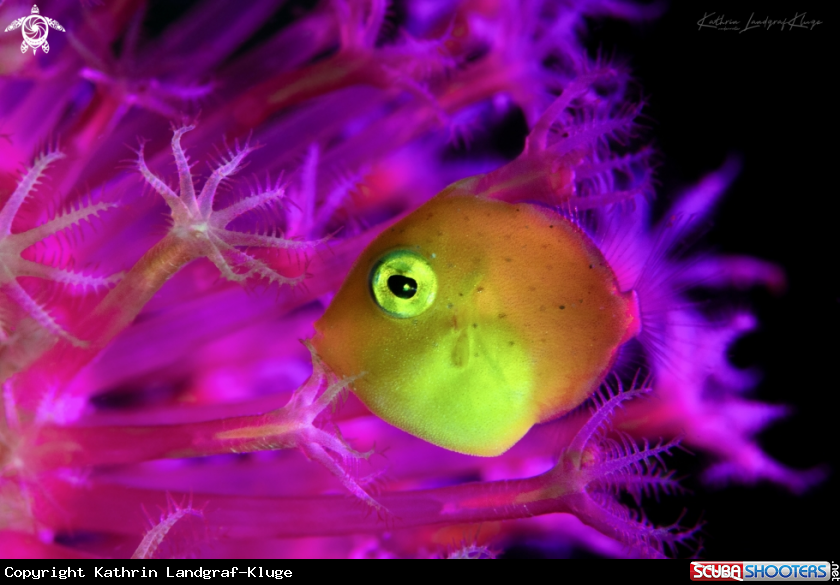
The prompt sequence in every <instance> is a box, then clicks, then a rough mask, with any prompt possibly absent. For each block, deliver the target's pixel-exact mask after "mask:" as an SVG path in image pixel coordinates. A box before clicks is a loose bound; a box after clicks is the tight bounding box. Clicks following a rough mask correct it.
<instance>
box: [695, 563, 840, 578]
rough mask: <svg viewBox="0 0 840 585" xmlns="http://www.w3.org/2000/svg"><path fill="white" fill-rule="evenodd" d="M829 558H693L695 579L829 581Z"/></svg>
mask: <svg viewBox="0 0 840 585" xmlns="http://www.w3.org/2000/svg"><path fill="white" fill-rule="evenodd" d="M830 575H831V566H830V564H829V563H827V562H822V561H817V562H803V561H798V562H756V561H734V562H719V561H693V562H692V563H691V580H692V581H828V580H829V579H830Z"/></svg>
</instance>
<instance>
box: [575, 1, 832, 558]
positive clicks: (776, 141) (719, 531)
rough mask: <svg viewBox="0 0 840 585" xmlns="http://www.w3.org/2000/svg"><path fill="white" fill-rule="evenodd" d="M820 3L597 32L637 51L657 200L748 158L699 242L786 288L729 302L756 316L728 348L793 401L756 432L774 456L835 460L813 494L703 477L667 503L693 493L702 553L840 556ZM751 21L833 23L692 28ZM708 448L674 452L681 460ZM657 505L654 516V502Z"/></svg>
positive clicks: (598, 40)
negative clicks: (754, 260)
mask: <svg viewBox="0 0 840 585" xmlns="http://www.w3.org/2000/svg"><path fill="white" fill-rule="evenodd" d="M823 6H825V5H819V4H814V5H813V6H811V5H809V4H803V3H798V2H797V3H794V2H788V3H774V4H769V5H768V3H764V2H754V3H747V2H736V3H732V2H728V3H713V2H708V3H706V2H679V3H678V2H674V3H673V5H672V6H671V7H670V8H669V9H668V10H667V12H666V13H665V14H664V15H663V16H662V17H660V18H659V19H657V20H656V21H653V22H650V23H647V24H641V25H639V24H625V23H615V22H600V23H598V22H594V23H593V25H592V28H591V30H592V35H593V36H592V39H591V43H590V44H591V45H592V46H593V47H594V48H601V50H602V51H605V52H606V53H607V54H608V55H610V54H613V55H615V56H616V57H618V58H619V59H621V60H626V61H628V62H629V65H630V68H631V70H632V71H633V72H634V74H635V75H636V77H637V78H638V80H639V82H640V84H641V86H642V87H643V91H644V95H645V96H646V97H647V103H648V105H647V107H646V108H645V110H644V113H645V114H646V115H647V117H648V122H647V123H648V125H649V126H650V135H651V136H652V137H653V139H654V143H655V144H656V146H657V147H658V151H659V153H660V160H661V163H662V164H661V166H660V167H659V169H658V171H659V172H658V175H657V176H658V179H659V182H660V188H659V189H658V190H657V191H658V193H659V197H660V198H663V199H665V200H667V195H668V194H673V193H674V192H675V191H677V190H678V189H679V188H681V187H685V186H686V185H688V184H690V183H691V182H693V181H696V180H697V179H699V178H700V177H701V176H702V175H703V174H704V173H705V172H708V171H709V170H712V169H715V168H716V167H717V166H718V165H720V164H721V163H722V162H723V160H724V159H725V158H726V156H727V155H728V154H730V153H737V154H740V155H741V157H742V160H743V171H742V173H741V175H740V178H739V179H738V180H737V182H736V183H735V184H734V187H733V188H732V189H731V190H730V192H729V193H728V196H727V197H726V199H725V200H724V202H723V204H722V205H721V206H720V208H719V210H718V213H717V214H716V218H715V221H714V225H712V226H710V231H709V232H708V233H707V234H706V237H705V239H704V242H705V243H708V244H709V245H710V246H711V248H712V249H714V250H719V251H723V252H729V253H743V254H749V255H753V256H756V257H759V258H763V259H766V260H770V261H773V262H776V263H778V264H779V265H781V266H782V267H783V268H784V269H785V271H786V273H787V277H788V289H787V292H786V293H784V294H783V295H779V296H774V295H772V294H770V293H768V292H766V291H763V290H754V291H751V292H750V293H749V294H748V295H746V296H741V297H738V298H736V299H735V302H737V303H739V304H740V306H748V304H749V305H752V306H753V307H754V308H755V310H756V312H757V315H758V317H759V320H760V327H759V329H758V330H757V331H756V332H754V333H752V334H750V335H748V336H746V337H745V338H744V339H742V340H741V341H740V342H739V343H737V344H735V346H733V348H732V355H731V358H732V359H733V361H734V362H735V363H737V364H739V365H741V366H758V367H760V368H761V369H762V370H763V372H764V379H763V381H762V383H761V385H760V386H759V387H758V389H757V392H756V396H757V397H758V398H760V399H761V400H763V401H765V402H770V403H774V404H787V405H791V406H793V407H794V409H795V410H794V412H793V414H792V415H791V416H790V417H789V418H787V419H786V420H782V421H779V422H777V423H775V424H773V425H772V426H771V428H770V429H769V430H767V431H765V432H764V433H762V434H761V435H760V437H759V438H760V443H761V445H762V446H764V447H765V449H766V450H767V451H768V452H769V453H770V454H771V455H772V456H774V457H775V458H776V459H778V460H780V461H781V462H783V463H785V464H788V465H790V466H792V467H795V468H800V469H802V468H809V467H812V466H815V465H819V464H826V465H827V466H829V467H830V468H832V469H833V471H831V475H830V476H829V478H828V480H826V481H825V482H823V484H822V485H820V486H819V487H817V488H815V489H813V490H811V491H810V492H808V493H807V494H805V495H803V496H794V495H791V494H789V493H788V492H786V491H785V490H784V489H782V488H779V487H776V486H772V485H766V484H760V485H758V486H753V487H727V488H724V489H720V490H712V489H708V488H705V487H704V486H702V485H701V484H699V483H698V482H696V481H695V480H691V479H689V480H687V481H686V482H685V483H686V485H687V487H689V488H690V489H692V491H693V494H691V495H688V496H685V497H680V498H676V500H678V501H674V502H663V503H662V507H663V509H664V513H665V515H667V514H669V513H670V514H672V515H673V514H674V513H677V514H678V513H679V511H680V510H681V508H682V506H687V507H688V509H689V514H688V516H687V518H692V519H697V518H698V516H700V514H702V516H700V517H701V519H702V521H703V522H704V523H705V524H704V527H703V530H702V535H701V536H702V540H703V549H702V551H701V552H700V556H701V557H703V558H707V559H715V560H742V559H743V560H831V559H830V558H829V557H836V556H837V538H836V531H837V528H836V527H837V525H838V513H837V505H836V503H835V499H834V497H832V496H834V495H836V494H837V493H838V492H837V490H838V484H837V480H836V470H837V469H838V457H837V452H836V448H835V444H836V439H835V436H836V434H835V433H836V431H835V429H836V428H837V425H838V420H837V414H836V410H835V408H834V406H835V402H836V399H835V395H836V393H837V390H838V382H837V372H836V371H835V364H836V363H837V361H836V356H837V341H836V339H837V332H838V325H839V323H838V308H839V307H840V305H839V304H838V303H839V302H840V294H838V290H837V281H838V278H837V275H836V271H837V266H838V262H837V243H836V242H837V233H838V226H837V223H836V222H837V217H836V215H835V208H836V203H835V198H836V197H837V187H836V186H832V185H831V184H830V182H829V181H830V177H831V176H833V175H834V172H831V173H830V172H829V168H830V167H829V165H832V164H833V163H834V161H833V160H831V155H832V154H833V151H834V150H835V148H836V147H835V146H832V145H833V144H835V143H834V136H833V134H834V127H835V125H836V124H835V120H836V115H835V113H834V112H833V111H832V109H831V108H832V106H835V105H836V104H837V100H836V99H834V100H830V99H829V97H830V93H829V89H828V79H829V71H830V69H829V67H831V66H830V65H828V63H830V62H831V61H829V59H830V57H829V55H830V54H833V52H832V53H829V37H830V35H832V31H834V30H835V27H836V23H835V22H833V20H832V18H831V17H830V16H829V15H828V14H827V13H826V12H825V9H824V8H823ZM712 12H716V13H718V14H722V15H725V16H726V18H728V19H735V20H740V21H741V23H742V25H743V23H745V22H746V20H747V19H748V18H749V17H750V15H751V13H753V12H755V16H754V19H763V17H765V16H769V17H771V18H774V19H789V18H792V17H793V16H794V15H796V14H797V13H802V12H807V16H806V19H808V20H810V19H814V18H816V19H819V20H822V21H823V24H820V25H817V26H816V27H815V28H814V29H813V30H803V29H794V30H789V29H788V28H785V30H784V31H782V30H781V27H779V26H774V27H772V28H771V29H770V30H765V29H763V28H762V29H757V30H749V31H747V32H744V33H739V32H736V31H720V30H710V29H703V30H698V26H697V21H698V20H699V19H700V18H702V17H703V15H704V13H712ZM703 463H704V460H703V459H702V457H698V458H695V460H694V462H692V461H691V458H690V457H689V458H688V461H686V458H682V457H681V459H680V462H679V465H680V466H681V469H680V470H681V471H682V467H683V466H688V468H689V469H688V471H689V472H691V471H693V469H691V468H692V467H694V468H695V469H700V468H701V467H702V464H703ZM654 515H655V516H658V514H654Z"/></svg>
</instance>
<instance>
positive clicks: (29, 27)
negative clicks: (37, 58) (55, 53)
mask: <svg viewBox="0 0 840 585" xmlns="http://www.w3.org/2000/svg"><path fill="white" fill-rule="evenodd" d="M50 27H52V28H54V29H55V30H60V31H61V32H64V27H63V26H61V25H60V24H58V22H57V21H55V20H53V19H52V18H47V17H46V16H41V15H40V14H39V10H38V7H37V6H35V5H33V6H32V14H30V15H29V16H22V17H21V18H18V19H17V20H15V21H14V22H12V24H10V25H9V26H7V27H6V30H5V31H3V32H9V31H10V30H15V29H18V28H20V29H22V30H21V33H23V42H22V43H21V45H20V52H21V53H25V52H26V48H27V47H32V54H33V55H34V54H35V53H37V52H38V47H41V48H42V49H43V50H44V53H49V52H50V45H49V43H47V33H49V31H50Z"/></svg>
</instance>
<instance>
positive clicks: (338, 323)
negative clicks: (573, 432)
mask: <svg viewBox="0 0 840 585" xmlns="http://www.w3.org/2000/svg"><path fill="white" fill-rule="evenodd" d="M477 179H478V178H473V179H465V180H463V181H460V182H458V183H455V184H454V185H452V186H450V187H448V188H447V189H445V190H444V191H443V192H441V193H440V194H438V195H437V196H436V197H434V198H433V199H432V200H430V201H429V202H427V203H426V204H425V205H423V206H421V207H420V208H419V209H417V210H416V211H415V212H414V213H412V214H411V215H409V216H407V217H406V218H404V219H403V220H402V221H400V222H399V223H397V224H395V225H394V226H393V227H391V228H390V229H388V230H387V231H385V232H383V233H382V234H381V235H380V236H379V237H378V238H377V239H376V240H374V241H373V242H372V243H371V244H370V245H369V246H368V248H367V249H366V250H365V251H364V253H363V254H362V255H361V257H360V258H359V259H358V261H357V262H356V264H355V266H354V267H353V269H352V270H351V272H350V274H349V276H348V278H347V280H346V281H345V282H344V284H343V286H342V288H341V290H340V291H339V292H338V294H337V295H336V296H335V298H334V300H333V302H332V304H331V305H330V307H329V308H328V309H327V311H326V313H325V314H324V316H323V317H322V318H321V319H320V320H319V321H318V322H317V323H316V324H315V328H316V332H317V333H316V335H315V337H314V339H313V345H314V347H315V349H316V351H317V352H318V354H319V356H320V357H321V358H322V359H323V360H324V362H325V363H326V364H327V365H328V366H329V367H330V368H331V369H332V370H333V371H334V372H335V373H336V374H337V375H339V376H358V378H357V379H355V380H354V382H353V383H352V388H353V390H354V392H355V393H356V394H357V395H358V396H359V398H360V399H361V400H362V402H364V403H365V404H366V405H367V406H368V408H370V409H371V410H372V411H373V412H374V413H375V414H377V415H378V416H380V417H382V418H383V419H384V420H386V421H388V422H390V423H391V424H393V425H395V426H397V427H399V428H401V429H403V430H405V431H407V432H409V433H412V434H414V435H416V436H418V437H421V438H423V439H425V440H427V441H429V442H431V443H434V444H437V445H440V446H442V447H445V448H447V449H451V450H453V451H458V452H462V453H469V454H473V455H483V456H493V455H498V454H500V453H503V452H504V451H506V450H507V449H509V448H510V447H511V446H512V445H514V444H515V443H516V442H517V441H518V440H519V439H520V438H521V437H522V436H523V435H524V434H525V433H526V432H527V431H528V430H529V429H530V428H531V427H532V426H533V425H534V424H536V423H538V422H542V421H546V420H549V419H551V418H554V417H556V416H558V415H561V414H563V413H565V412H568V411H569V410H571V409H573V408H575V407H576V406H578V405H579V404H581V403H582V402H583V401H584V400H586V398H587V397H589V396H590V395H591V393H592V392H593V391H594V390H595V389H596V388H597V387H598V385H599V384H600V383H601V381H602V380H603V378H604V376H605V375H606V374H607V372H608V371H609V369H610V367H611V366H612V363H613V361H614V357H615V355H616V351H617V349H618V348H619V346H620V345H621V344H623V343H624V342H625V341H627V340H628V339H630V338H631V337H632V336H633V335H635V333H636V332H637V330H638V323H639V319H638V309H637V305H636V299H635V294H634V293H632V292H626V293H623V292H621V291H619V289H618V285H617V283H616V279H615V275H614V273H613V271H612V269H611V268H610V266H609V265H608V264H607V262H606V260H605V259H604V257H603V255H602V254H601V252H600V251H599V250H598V248H597V247H596V246H595V245H594V243H593V242H592V241H591V240H590V239H589V237H588V236H587V235H586V234H585V233H584V232H583V231H582V230H581V229H580V228H579V227H577V226H576V225H574V224H573V223H572V222H571V221H569V220H568V219H566V218H564V217H562V216H561V215H560V214H557V213H555V212H554V211H551V210H549V209H546V208H542V207H538V206H536V205H532V204H528V203H516V204H513V203H507V202H504V201H499V200H495V199H491V198H487V197H484V196H480V195H476V194H475V190H474V188H475V186H476V184H477ZM383 266H384V268H383ZM383 274H384V275H385V276H387V277H388V283H389V285H393V286H391V287H390V289H389V288H388V287H386V286H384V284H382V283H380V284H377V282H378V279H379V277H380V276H382V275H383ZM383 282H384V281H383ZM389 295H392V296H391V298H388V296H389ZM418 299H419V301H418ZM389 303H390V305H389ZM412 303H413V304H412ZM392 305H393V306H392ZM400 306H404V307H405V308H406V309H405V311H404V313H402V314H401V312H400V311H401V309H400V308H399V307H400ZM394 307H396V308H394Z"/></svg>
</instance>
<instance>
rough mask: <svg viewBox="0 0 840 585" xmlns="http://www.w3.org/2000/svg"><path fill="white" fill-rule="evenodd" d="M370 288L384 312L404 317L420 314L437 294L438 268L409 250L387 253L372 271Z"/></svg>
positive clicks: (429, 305)
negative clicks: (436, 271) (433, 267)
mask: <svg viewBox="0 0 840 585" xmlns="http://www.w3.org/2000/svg"><path fill="white" fill-rule="evenodd" d="M370 291H371V292H372V293H373V298H374V300H375V301H376V304H377V305H379V308H381V309H382V310H383V311H385V312H386V313H388V314H389V315H392V316H394V317H399V318H400V319H407V318H409V317H416V316H417V315H419V314H420V313H422V312H423V311H425V310H426V309H428V308H429V307H431V306H432V303H433V302H434V301H435V295H436V294H437V277H436V276H435V271H434V270H433V269H432V267H431V266H430V265H429V263H428V262H427V261H426V259H425V258H423V257H422V256H421V255H419V254H416V253H414V252H410V251H408V250H395V251H393V252H389V253H388V254H385V255H384V256H383V257H382V258H380V259H379V261H378V262H377V263H376V264H375V265H374V267H373V270H371V272H370Z"/></svg>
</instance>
